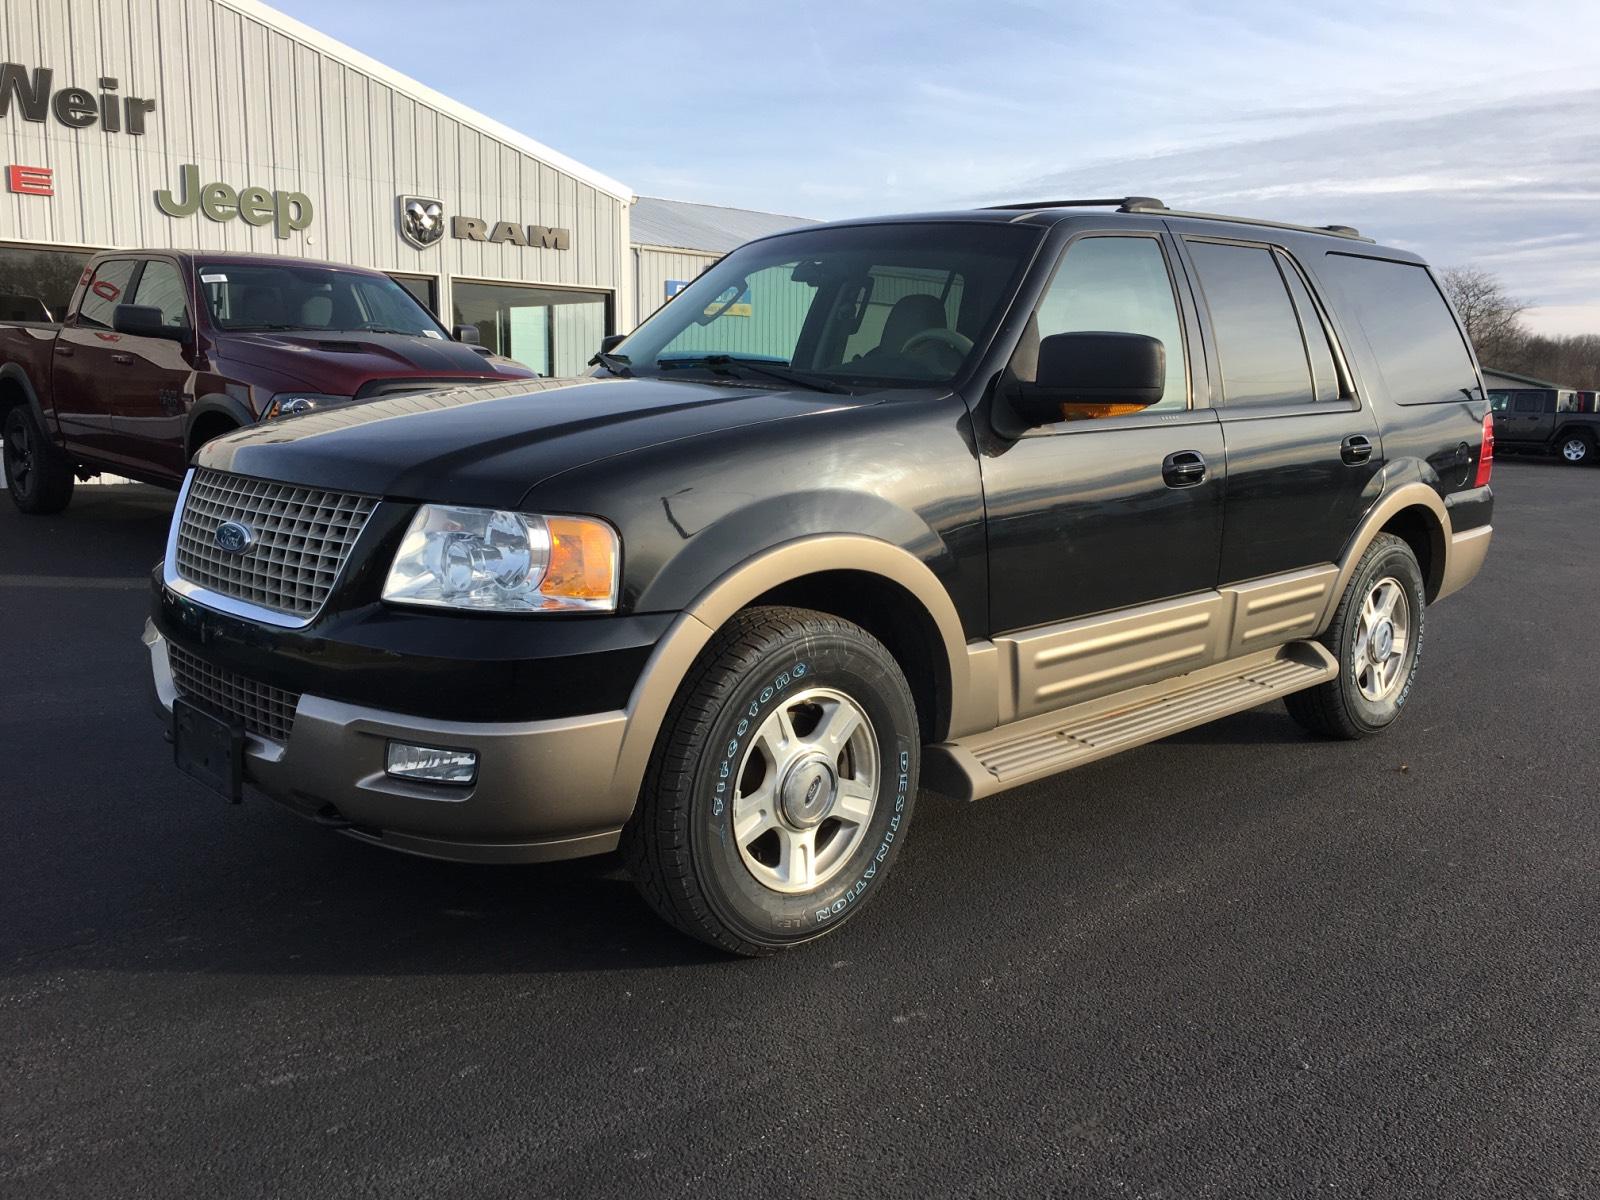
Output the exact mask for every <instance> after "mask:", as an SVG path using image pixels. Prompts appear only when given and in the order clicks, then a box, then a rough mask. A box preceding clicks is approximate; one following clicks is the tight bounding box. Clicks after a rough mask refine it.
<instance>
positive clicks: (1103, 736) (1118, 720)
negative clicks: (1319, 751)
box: [922, 642, 1339, 800]
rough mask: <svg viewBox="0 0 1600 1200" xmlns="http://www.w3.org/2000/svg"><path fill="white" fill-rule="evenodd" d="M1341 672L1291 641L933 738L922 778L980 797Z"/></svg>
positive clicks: (1311, 648)
mask: <svg viewBox="0 0 1600 1200" xmlns="http://www.w3.org/2000/svg"><path fill="white" fill-rule="evenodd" d="M1338 674H1339V664H1338V663H1337V662H1336V661H1335V660H1334V657H1333V655H1331V654H1329V653H1328V651H1327V650H1326V649H1324V648H1323V646H1322V644H1321V643H1320V642H1290V643H1289V644H1288V645H1285V646H1279V647H1277V648H1276V649H1273V650H1264V651H1261V652H1259V653H1256V654H1250V655H1246V656H1244V657H1242V658H1235V659H1232V660H1230V661H1229V662H1224V663H1217V664H1215V665H1213V666H1210V667H1204V668H1202V669H1200V670H1198V671H1191V672H1190V673H1189V674H1187V675H1180V676H1178V677H1177V678H1175V679H1168V680H1164V681H1163V682H1161V683H1152V684H1146V685H1145V686H1144V687H1139V688H1134V689H1131V690H1129V691H1126V692H1122V693H1119V694H1118V695H1115V696H1104V697H1102V698H1100V699H1098V700H1091V701H1088V702H1087V703H1084V704H1077V705H1074V706H1073V707H1071V708H1067V709H1062V710H1060V711H1059V712H1051V713H1043V714H1041V715H1039V716H1036V717H1029V718H1027V719H1026V720H1022V721H1015V722H1013V723H1012V724H1010V725H1002V726H1000V728H998V729H992V730H990V731H989V732H988V733H975V734H969V735H968V736H966V737H963V738H956V739H954V740H953V741H948V742H940V743H939V744H938V745H934V746H929V747H928V748H927V749H926V750H925V751H924V752H923V758H922V784H923V786H924V787H927V788H929V789H931V790H932V791H935V792H940V793H942V794H943V795H946V796H953V797H955V798H956V799H958V800H980V799H982V798H983V797H985V796H992V795H994V794H995V793H996V792H1003V791H1005V790H1006V789H1008V788H1014V787H1018V786H1020V785H1021V784H1024V783H1032V782H1033V781H1034V780H1036V779H1043V778H1045V777H1046V776H1049V775H1054V774H1056V773H1057V772H1058V771H1065V770H1068V769H1069V768H1071V767H1078V766H1082V765H1083V764H1084V763H1088V762H1093V761H1094V760H1095V759H1097V758H1104V757H1106V756H1107V755H1108V754H1115V753H1117V752H1118V751H1119V750H1127V749H1129V748H1131V747H1133V746H1141V745H1143V744H1144V743H1145V742H1153V741H1156V740H1158V739H1160V738H1164V737H1167V736H1169V735H1171V734H1174V733H1181V732H1182V731H1183V730H1185V729H1193V728H1194V727H1195V726H1196V725H1204V724H1205V723H1206V722H1208V721H1215V720H1216V719H1217V718H1218V717H1226V716H1229V715H1231V714H1233V713H1237V712H1244V711H1245V710H1246V709H1250V708H1255V707H1256V706H1257V705H1260V704H1265V703H1267V702H1268V701H1269V700H1276V699H1278V698H1279V697H1280V696H1287V695H1288V694H1289V693H1290V692H1298V691H1300V690H1302V689H1304V688H1308V687H1315V686H1316V685H1317V684H1319V683H1325V682H1327V681H1328V680H1330V679H1333V678H1336V677H1337V676H1338Z"/></svg>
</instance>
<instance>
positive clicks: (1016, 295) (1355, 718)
mask: <svg viewBox="0 0 1600 1200" xmlns="http://www.w3.org/2000/svg"><path fill="white" fill-rule="evenodd" d="M1107 209H1115V210H1116V211H1106V210H1107ZM595 361H596V363H597V364H598V366H599V369H600V372H601V373H599V374H597V375H595V376H594V377H591V378H584V379H569V380H540V381H537V382H536V383H533V384H531V385H530V384H528V383H507V384H498V385H495V386H492V387H478V388H462V389H458V390H456V391H453V392H440V393H438V394H436V395H432V396H426V397H422V398H420V399H416V400H410V401H405V400H382V401H379V402H377V403H375V404H371V405H366V406H363V407H362V408H360V409H357V410H355V411H352V412H341V413H327V414H313V415H312V416H310V417H307V418H305V419H303V420H301V421H296V422H293V423H292V424H288V425H285V426H284V427H283V428H281V429H277V428H269V429H260V430H250V431H246V432H244V433H240V434H236V435H234V436H232V437H228V438H224V439H222V440H221V441H218V442H213V443H212V444H210V445H209V446H206V447H205V448H204V449H202V450H201V452H200V454H199V456H198V457H197V459H196V461H195V465H194V468H193V469H192V470H191V471H190V473H189V477H188V480H187V481H186V483H185V485H184V486H185V490H184V495H183V497H182V499H181V500H180V502H179V504H178V507H177V509H176V511H175V512H174V514H173V520H172V526H171V530H170V532H169V535H168V543H167V554H166V559H165V561H164V563H163V564H162V566H161V567H160V568H158V570H157V572H156V574H155V577H154V578H153V579H152V584H153V588H152V591H153V596H152V608H153V611H152V614H151V620H150V622H149V623H148V624H147V625H146V627H145V633H144V641H145V644H146V646H147V647H148V649H149V653H150V663H151V670H152V678H153V681H154V684H155V693H156V697H157V701H158V706H159V711H160V713H161V718H162V722H163V724H164V725H165V728H166V732H167V733H168V734H169V736H170V737H171V738H172V743H173V755H174V759H175V762H176V765H177V766H178V767H179V768H181V769H182V770H184V771H186V772H188V773H190V774H191V775H193V776H195V777H196V778H200V779H203V780H205V781H206V782H207V783H209V784H210V785H212V786H214V787H215V788H216V789H217V790H218V791H220V792H221V793H222V794H224V795H225V796H227V797H228V798H229V799H232V800H237V799H239V798H240V796H241V795H242V788H243V786H244V784H246V783H248V784H250V785H252V786H254V787H256V788H258V789H260V790H261V791H263V792H265V793H266V794H267V795H269V796H271V797H272V798H274V799H276V800H278V801H280V802H281V803H283V804H284V805H286V806H288V807H289V808H291V809H294V810H296V811H298V812H300V813H301V814H303V815H305V816H307V817H311V818H313V819H315V820H317V821H319V822H321V823H322V824H323V825H325V826H327V827H329V828H335V829H339V830H342V831H343V832H345V833H346V834H348V835H350V836H352V837H355V838H359V839H362V840H364V841H366V842H368V843H370V844H373V845H378V846H386V847H390V848H392V849H397V850H403V851H406V852H408V853H412V854H421V855H429V856H433V857H438V858H445V859H454V860H460V861H469V862H541V861H546V860H549V859H556V858H568V857H573V856H575V855H583V854H597V853H603V852H606V851H610V850H612V849H615V848H617V847H619V846H620V847H621V848H622V849H623V850H624V851H625V852H626V855H627V859H628V862H629V865H630V868H631V870H632V872H633V875H634V878H635V880H636V882H637V883H638V885H639V887H640V890H641V891H642V892H643V894H644V895H645V897H646V899H648V900H649V902H650V903H651V904H652V905H653V906H654V908H655V909H656V911H657V912H659V913H660V914H661V915H662V916H663V917H665V918H666V919H667V920H668V921H670V922H672V923H673V924H674V925H676V926H677V927H678V928H680V929H682V930H684V931H686V932H688V933H690V934H692V935H694V936H695V937H698V938H702V939H704V940H705V941H707V942H710V943H711V944H713V945H716V946H719V947H722V948H723V949H725V950H729V951H732V952H735V953H740V954H762V953H769V952H772V951H775V950H781V949H784V948H787V947H791V946H795V945H798V944H800V943H803V942H806V941H809V940H811V939H813V938H816V937H818V936H821V935H823V934H825V933H827V932H828V931H830V930H832V929H835V928H837V927H838V926H840V925H842V924H844V923H845V922H846V921H848V920H850V919H851V917H852V916H853V915H854V914H856V913H858V912H860V911H861V910H862V908H863V907H864V906H865V905H866V904H867V903H868V902H870V900H871V898H872V897H873V896H875V895H876V894H877V893H878V892H880V891H881V890H882V886H883V880H884V878H885V877H886V876H887V874H888V872H889V870H890V869H891V868H892V866H893V864H894V860H895V857H896V855H897V854H898V853H899V851H900V849H901V847H902V846H904V844H905V839H906V835H907V831H908V829H909V827H910V823H911V818H912V810H913V807H914V804H915V801H916V797H917V792H918V788H919V786H920V785H926V786H928V787H930V788H931V789H932V790H935V791H939V792H943V793H945V794H947V795H950V796H953V797H956V798H958V799H964V800H988V799H989V798H990V797H993V796H995V795H996V794H998V793H1000V792H1003V791H1006V790H1007V789H1010V788H1015V787H1018V786H1020V785H1023V784H1027V783H1031V782H1033V781H1035V780H1038V779H1043V778H1045V777H1046V776H1049V775H1052V774H1054V773H1056V772H1058V771H1063V770H1066V769H1068V768H1071V767H1076V766H1079V765H1081V764H1084V763H1088V762H1092V761H1094V760H1096V759H1098V758H1101V757H1103V756H1105V755H1108V754H1113V753H1116V752H1118V751H1121V750H1125V749H1128V748H1130V747H1133V746H1137V745H1140V744H1142V743H1145V742H1149V741H1152V740H1155V739H1157V738H1161V737H1165V736H1167V735H1169V734H1172V733H1177V732H1179V731H1180V730H1183V729H1187V728H1190V727H1192V726H1194V725H1198V724H1200V723H1202V722H1205V721H1210V720H1214V719H1216V718H1218V717H1223V716H1226V715H1228V714H1230V713H1235V712H1240V711H1242V710H1245V709H1250V708H1255V707H1256V706H1258V705H1261V704H1265V703H1267V702H1269V701H1272V700H1275V699H1278V698H1280V697H1281V698H1284V699H1285V701H1286V703H1287V705H1288V709H1289V712H1290V714H1291V715H1292V716H1293V717H1294V718H1295V719H1296V720H1297V721H1299V722H1300V723H1301V724H1302V725H1304V726H1305V727H1306V728H1308V729H1310V730H1313V731H1315V732H1317V733H1319V734H1323V735H1327V736H1330V737H1336V738H1358V737H1366V736H1370V735H1373V734H1377V733H1380V732H1382V731H1383V730H1384V729H1386V728H1388V727H1389V726H1390V725H1391V724H1392V723H1393V722H1394V721H1395V720H1396V719H1397V718H1399V716H1400V715H1401V712H1402V710H1403V709H1404V708H1405V706H1406V705H1407V703H1408V701H1409V700H1410V699H1411V697H1412V684H1413V680H1414V678H1415V675H1416V670H1417V664H1418V662H1419V656H1420V655H1421V653H1422V650H1423V644H1424V640H1425V639H1424V634H1425V629H1426V622H1427V621H1428V619H1429V614H1430V613H1431V611H1432V609H1431V606H1432V605H1433V604H1434V602H1436V601H1438V600H1439V599H1441V598H1443V597H1445V596H1448V595H1450V594H1451V593H1453V592H1455V591H1457V590H1458V589H1460V588H1462V587H1464V586H1465V585H1466V584H1467V583H1468V582H1469V581H1470V580H1471V579H1472V578H1473V576H1474V575H1475V574H1476V573H1477V571H1478V569H1479V567H1480V566H1481V564H1482V563H1483V560H1484V556H1485V554H1486V553H1487V550H1488V547H1489V541H1490V538H1491V536H1492V530H1491V526H1490V516H1491V513H1492V510H1493V496H1492V493H1491V490H1490V487H1489V477H1490V468H1491V463H1492V458H1493V455H1492V449H1493V443H1492V437H1491V434H1492V426H1491V425H1490V422H1489V417H1488V404H1487V403H1486V401H1485V399H1484V396H1483V390H1482V379H1481V377H1480V374H1479V371H1478V368H1477V364H1476V361H1475V359H1474V357H1473V354H1472V351H1471V348H1470V347H1469V346H1468V344H1467V341H1466V337H1465V334H1464V333H1463V331H1462V329H1461V326H1460V324H1459V322H1458V321H1457V320H1456V318H1455V315H1454V314H1453V313H1452V311H1451V309H1450V307H1449V304H1448V303H1447V302H1446V300H1445V298H1444V295H1443V293H1442V292H1441V291H1440V290H1439V286H1438V283H1437V281H1436V280H1435V279H1434V277H1433V274H1432V273H1431V272H1430V271H1429V270H1428V267H1427V266H1426V264H1424V263H1423V262H1422V260H1421V259H1419V258H1418V257H1417V256H1416V255H1414V254H1412V253H1409V252H1408V251H1405V250H1398V249H1391V248H1385V247H1381V246H1377V245H1374V244H1373V243H1372V242H1371V241H1370V240H1369V239H1366V238H1362V237H1360V236H1359V235H1358V234H1357V233H1356V232H1355V231H1354V230H1351V229H1345V228H1343V227H1336V228H1324V229H1309V228H1304V227H1299V226H1285V225H1280V224H1276V223H1273V222H1268V221H1257V220H1246V219H1241V218H1227V217H1214V216H1207V215H1203V214H1197V213H1182V212H1175V211H1173V210H1171V209H1168V208H1167V207H1165V206H1164V205H1162V204H1161V203H1160V202H1159V201H1154V200H1149V199H1141V198H1138V197H1130V198H1128V199H1126V200H1123V201H1110V202H1107V201H1104V200H1096V201H1078V202H1058V203H1046V204H1019V205H1014V206H1008V207H1005V208H1001V209H997V210H988V211H980V212H962V213H940V214H931V215H923V216H908V217H899V218H888V219H878V220H860V221H851V222H841V223H839V224H833V225H814V226H808V227H805V228H803V229H801V230H797V231H795V232H792V233H784V234H778V235H774V236H772V237H767V238H763V239H760V240H757V241H753V242H750V243H747V244H746V245H744V246H742V247H740V248H739V249H737V250H734V251H733V252H731V253H730V254H729V255H728V256H727V257H726V258H723V259H722V260H721V261H720V262H718V263H717V264H716V265H715V266H713V267H711V268H710V269H709V270H708V271H707V272H706V273H705V274H703V275H701V276H700V277H699V278H697V279H696V280H695V281H694V282H693V283H691V284H690V285H689V286H688V287H687V288H686V289H685V290H684V291H683V292H682V293H681V294H680V295H678V296H677V297H676V298H675V299H674V300H673V301H672V302H671V303H669V304H667V305H666V306H665V307H663V308H661V309H660V310H658V311H657V312H656V313H655V315H654V316H652V317H651V318H650V319H649V320H647V321H645V322H644V324H642V325H641V326H640V327H639V328H638V329H637V330H635V331H634V332H633V333H632V334H629V335H628V336H627V337H626V338H623V339H620V340H619V342H611V341H610V340H609V339H608V341H607V343H606V344H604V345H603V346H602V348H601V352H600V353H599V354H598V355H596V359H595ZM535 389H538V395H539V400H538V403H534V404H530V403H528V396H529V394H530V393H531V392H533V391H534V390H535ZM1444 674H1446V673H1445V672H1441V673H1440V675H1441V676H1443V675H1444ZM1439 711H1440V712H1443V711H1445V710H1443V709H1441V710H1439ZM1436 717H1437V713H1436ZM1242 728H1248V727H1242ZM1151 786H1152V789H1153V790H1154V791H1157V792H1164V793H1171V795H1172V798H1173V799H1174V800H1181V799H1182V796H1183V793H1184V790H1185V789H1186V788H1201V789H1206V788H1223V789H1225V788H1226V787H1227V781H1226V779H1213V780H1207V779H1205V778H1201V777H1195V778H1191V777H1189V776H1187V775H1185V776H1183V777H1181V778H1179V779H1178V780H1176V781H1174V780H1173V779H1171V778H1153V779H1152V780H1151ZM1062 819H1063V820H1069V819H1070V817H1068V816H1065V815H1064V816H1063V818H1062ZM1087 852H1089V853H1092V852H1093V851H1092V849H1090V850H1088V851H1087ZM1017 902H1018V903H1029V902H1030V901H1029V899H1028V898H1024V897H1018V898H1017ZM913 936H922V935H913Z"/></svg>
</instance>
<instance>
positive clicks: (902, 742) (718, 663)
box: [623, 608, 920, 955]
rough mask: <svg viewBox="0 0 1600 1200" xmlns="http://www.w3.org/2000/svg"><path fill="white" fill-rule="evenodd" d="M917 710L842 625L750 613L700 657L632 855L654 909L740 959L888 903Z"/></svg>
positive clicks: (810, 617) (658, 764) (877, 652)
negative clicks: (876, 902) (881, 897)
mask: <svg viewBox="0 0 1600 1200" xmlns="http://www.w3.org/2000/svg"><path fill="white" fill-rule="evenodd" d="M919 749H920V743H919V739H918V729H917V716H916V707H915V705H914V703H913V701H912V697H911V690H910V688H909V687H908V686H907V684H906V680H905V676H904V675H903V674H902V673H901V670H900V667H899V664H897V663H896V662H895V660H894V658H893V657H892V656H891V655H890V654H889V652H888V651H887V650H886V649H884V647H883V645H882V644H881V643H879V642H878V641H877V640H876V639H875V638H873V637H872V636H870V635H869V634H867V633H866V632H865V631H864V630H862V629H860V628H859V627H857V626H855V625H852V624H851V623H850V622H848V621H843V620H840V619H839V618H837V617H831V616H827V615H825V614H822V613H817V612H811V611H809V610H805V609H795V608H754V609H748V610H746V611H744V612H742V613H740V614H738V616H736V617H735V618H734V619H733V620H732V621H730V622H729V623H728V625H727V626H726V627H724V628H723V629H722V630H721V631H719V632H718V634H717V636H716V637H715V638H713V639H712V641H711V643H710V644H709V645H708V646H707V647H706V649H705V650H704V651H703V652H702V653H701V655H700V658H699V659H698V660H697V661H696V663H695V666H694V667H693V669H692V670H691V671H690V673H689V676H688V677H687V678H686V679H685V681H684V683H683V686H682V688H681V689H680V690H679V693H678V697H677V699H676V701H675V703H674V708H673V711H672V712H671V713H670V714H669V716H668V719H667V721H666V724H665V725H664V727H663V729H662V732H661V736H660V740H659V742H658V743H657V746H656V749H655V754H654V756H653V758H652V760H651V764H650V769H649V772H648V774H647V776H646V779H645V785H644V790H643V793H642V795H641V796H640V800H639V806H638V808H637V810H636V811H635V813H634V817H633V820H632V821H631V822H630V823H629V825H628V828H627V830H626V831H625V833H624V839H623V845H624V850H625V853H626V854H627V857H628V860H629V863H630V866H631V868H632V870H633V876H634V880H635V882H636V883H637V884H638V887H639V890H640V891H641V892H642V893H643V895H644V897H645V899H646V900H647V901H649V903H650V905H651V907H653V908H654V909H655V910H656V912H658V913H659V914H660V915H661V916H662V917H664V918H665V919H666V920H667V921H669V922H670V923H671V924H673V925H675V926H676V927H677V928H679V929H680V930H682V931H683V932H685V933H688V934H690V935H691V936H693V937H697V938H699V939H701V940H702V941H705V942H709V943H710V944H712V945H714V946H717V947H720V948H722V949H724V950H729V951H732V952H733V953H735V954H747V955H756V954H770V953H773V952H775V951H778V950H782V949H785V948H787V947H790V946H794V945H798V944H799V943H802V942H807V941H810V940H812V939H813V938H817V937H820V936H821V935H822V934H824V933H827V932H829V931H830V930H832V929H835V928H837V927H838V926H840V925H842V924H843V923H844V922H845V921H846V920H848V919H849V918H850V917H852V916H853V915H854V914H855V913H856V912H858V911H859V910H860V908H861V906H862V905H863V904H864V903H865V902H866V901H867V900H868V899H870V898H871V897H872V896H873V895H876V894H877V892H878V891H879V890H881V887H882V881H883V878H884V876H885V874H886V873H887V871H888V869H889V866H890V864H891V863H892V862H893V860H894V857H895V854H896V852H897V851H898V849H899V847H900V845H901V843H902V842H903V841H904V839H905V831H906V826H907V823H908V822H909V821H910V818H911V807H912V802H913V800H914V798H915V795H916V785H917V765H918V754H919Z"/></svg>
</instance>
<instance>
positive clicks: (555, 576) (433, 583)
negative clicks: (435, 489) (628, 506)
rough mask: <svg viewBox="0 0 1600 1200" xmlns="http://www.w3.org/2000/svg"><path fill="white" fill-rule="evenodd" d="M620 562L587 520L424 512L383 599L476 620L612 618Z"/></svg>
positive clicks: (609, 537) (479, 511)
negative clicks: (455, 611) (566, 615)
mask: <svg viewBox="0 0 1600 1200" xmlns="http://www.w3.org/2000/svg"><path fill="white" fill-rule="evenodd" d="M619 557H620V554H619V547H618V544H617V534H616V531H615V530H614V529H612V528H611V526H609V525H607V524H606V523H605V522H604V521H596V520H594V519H593V518H590V517H549V516H535V515H533V514H531V513H515V512H504V511H501V510H500V509H493V508H456V507H453V506H451V505H445V504H424V505H423V506H422V507H421V508H420V509H418V510H417V515H416V516H415V517H414V518H413V519H412V521H411V528H409V529H407V530H406V536H405V539H404V540H403V541H402V542H401V543H400V549H399V550H398V551H396V553H395V556H394V565H393V566H391V567H390V568H389V578H388V579H387V580H386V581H385V583H384V585H383V598H384V599H385V600H388V601H391V602H393V603H395V604H422V605H428V606H431V607H436V608H465V609H473V610H476V611H482V612H611V611H613V610H614V609H615V608H616V607H617V560H618V558H619Z"/></svg>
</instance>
